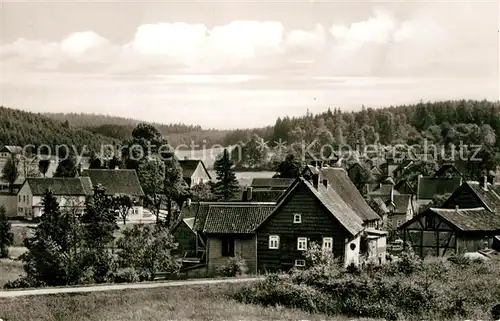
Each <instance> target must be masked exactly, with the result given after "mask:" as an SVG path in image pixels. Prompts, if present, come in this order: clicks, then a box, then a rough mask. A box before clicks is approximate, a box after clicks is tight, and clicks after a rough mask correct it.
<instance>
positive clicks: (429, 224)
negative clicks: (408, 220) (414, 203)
mask: <svg viewBox="0 0 500 321" xmlns="http://www.w3.org/2000/svg"><path fill="white" fill-rule="evenodd" d="M435 225H436V221H435V219H434V216H427V217H426V218H425V228H426V229H433V228H435Z"/></svg>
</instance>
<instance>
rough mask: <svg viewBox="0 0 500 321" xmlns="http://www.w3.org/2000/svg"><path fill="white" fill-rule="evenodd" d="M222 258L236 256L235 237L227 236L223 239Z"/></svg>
mask: <svg viewBox="0 0 500 321" xmlns="http://www.w3.org/2000/svg"><path fill="white" fill-rule="evenodd" d="M222 256H230V257H233V256H234V237H233V236H227V237H224V238H223V239H222Z"/></svg>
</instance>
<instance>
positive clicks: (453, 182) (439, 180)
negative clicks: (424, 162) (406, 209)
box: [416, 175, 462, 212]
mask: <svg viewBox="0 0 500 321" xmlns="http://www.w3.org/2000/svg"><path fill="white" fill-rule="evenodd" d="M460 185H462V177H460V176H454V177H434V176H423V175H419V176H418V180H417V191H416V208H417V211H418V212H420V209H422V208H424V207H425V206H427V205H428V204H430V203H431V202H432V200H433V199H434V197H435V196H439V195H447V194H452V193H453V192H454V191H455V190H456V189H457V188H458V187H460Z"/></svg>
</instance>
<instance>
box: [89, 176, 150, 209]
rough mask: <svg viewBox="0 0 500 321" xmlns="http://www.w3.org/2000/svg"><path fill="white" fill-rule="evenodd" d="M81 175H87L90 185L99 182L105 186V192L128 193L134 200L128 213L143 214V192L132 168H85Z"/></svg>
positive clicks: (107, 193)
mask: <svg viewBox="0 0 500 321" xmlns="http://www.w3.org/2000/svg"><path fill="white" fill-rule="evenodd" d="M80 176H81V177H89V178H90V180H91V182H92V185H98V184H100V185H101V186H102V187H104V188H105V194H106V195H110V196H114V195H118V194H124V195H128V196H129V197H130V198H131V199H132V201H133V202H134V205H133V207H132V208H131V209H130V214H132V215H134V216H139V217H142V216H143V198H144V192H143V190H142V187H141V183H140V182H139V178H138V177H137V173H136V171H135V170H133V169H86V170H83V171H82V172H81V174H80Z"/></svg>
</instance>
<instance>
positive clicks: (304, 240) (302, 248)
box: [297, 237, 307, 251]
mask: <svg viewBox="0 0 500 321" xmlns="http://www.w3.org/2000/svg"><path fill="white" fill-rule="evenodd" d="M301 245H304V246H301ZM297 250H299V251H307V237H299V238H297Z"/></svg>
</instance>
